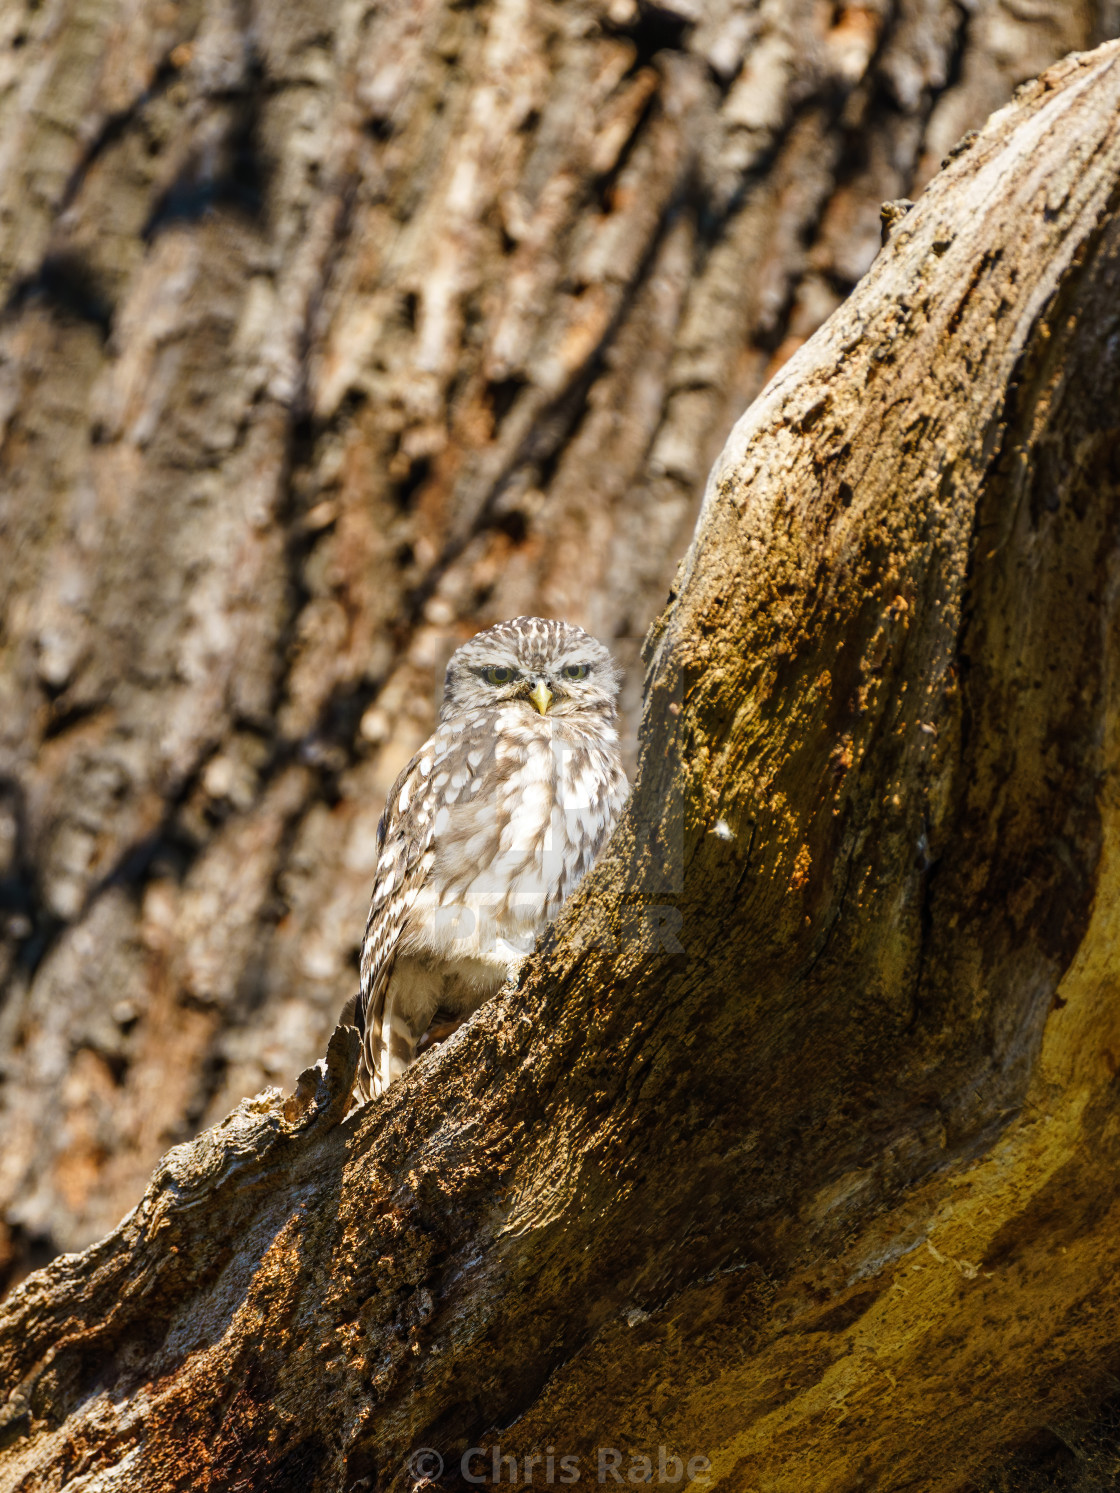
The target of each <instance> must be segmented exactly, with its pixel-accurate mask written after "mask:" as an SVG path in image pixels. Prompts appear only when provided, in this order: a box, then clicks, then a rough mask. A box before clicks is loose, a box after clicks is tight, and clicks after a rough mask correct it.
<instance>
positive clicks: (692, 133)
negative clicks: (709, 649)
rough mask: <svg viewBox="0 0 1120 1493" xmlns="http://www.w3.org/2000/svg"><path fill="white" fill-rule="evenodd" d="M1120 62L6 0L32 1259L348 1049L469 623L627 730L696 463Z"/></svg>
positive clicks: (697, 472) (7, 994) (389, 8)
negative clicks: (877, 284)
mask: <svg viewBox="0 0 1120 1493" xmlns="http://www.w3.org/2000/svg"><path fill="white" fill-rule="evenodd" d="M1118 31H1120V15H1118V13H1117V6H1116V4H1115V0H1077V3H1071V0H1031V3H1030V4H1029V5H1024V4H1022V3H1019V0H1015V3H1011V0H999V3H997V0H974V3H970V4H969V5H967V6H962V5H960V4H957V3H954V0H874V3H871V4H860V5H831V4H822V3H819V0H720V3H713V4H711V5H707V6H699V5H695V6H694V5H692V4H691V0H690V3H688V4H686V3H684V0H679V3H678V0H673V3H666V4H661V5H658V6H653V5H650V6H646V5H641V6H638V5H635V4H634V3H633V0H611V3H610V4H606V3H602V4H596V3H592V0H564V3H562V4H561V3H557V4H551V5H550V4H547V3H543V0H533V3H518V0H501V3H499V0H489V3H481V4H477V5H473V6H461V5H458V4H452V3H450V0H380V3H371V0H367V3H358V0H348V3H346V4H342V3H332V0H319V3H315V4H312V3H305V4H299V3H291V0H284V3H283V4H279V3H273V4H261V5H253V4H237V5H234V4H231V3H230V4H225V3H222V0H191V3H185V4H181V5H176V6H171V5H168V4H166V3H164V0H138V3H129V4H124V3H121V0H81V3H78V0H49V3H47V4H38V3H34V4H32V3H26V4H21V3H19V0H3V3H2V4H0V44H2V47H3V50H2V51H0V304H2V305H3V307H4V310H3V314H2V320H0V464H2V469H3V490H2V492H0V544H2V545H3V555H4V560H5V563H4V564H3V565H2V567H0V587H2V593H3V594H2V600H0V986H2V1005H0V1062H2V1065H3V1068H2V1071H3V1076H4V1080H5V1082H4V1085H3V1089H2V1091H0V1095H2V1097H0V1106H2V1110H0V1124H2V1126H3V1134H4V1149H3V1155H2V1157H0V1213H2V1221H0V1277H2V1270H3V1267H5V1266H6V1268H7V1269H9V1270H10V1271H11V1272H12V1273H13V1274H15V1275H16V1276H17V1277H18V1275H20V1274H21V1273H23V1272H24V1271H25V1270H26V1268H27V1266H28V1264H29V1263H32V1262H34V1261H35V1260H39V1261H42V1260H43V1259H45V1258H47V1257H49V1256H50V1255H51V1254H52V1253H54V1252H55V1251H56V1250H57V1249H59V1248H67V1249H74V1248H78V1247H81V1246H83V1245H85V1244H86V1243H88V1242H89V1241H90V1240H91V1239H93V1238H95V1237H96V1236H98V1235H99V1234H101V1233H103V1232H104V1231H105V1230H106V1229H108V1228H110V1227H112V1226H113V1225H114V1224H115V1223H116V1221H117V1220H118V1219H119V1218H120V1217H121V1215H122V1214H123V1213H124V1212H125V1211H126V1209H127V1208H129V1207H131V1206H132V1205H133V1204H134V1203H135V1201H136V1199H137V1198H138V1197H139V1195H140V1193H141V1191H142V1189H143V1186H144V1183H145V1181H146V1179H147V1177H148V1175H149V1173H150V1170H151V1168H152V1166H153V1165H154V1164H155V1161H156V1160H157V1158H158V1157H159V1155H160V1154H161V1153H162V1152H163V1151H164V1150H165V1149H166V1148H167V1147H168V1146H169V1145H171V1144H172V1143H174V1142H177V1141H182V1140H185V1139H187V1138H189V1137H190V1136H191V1135H193V1134H195V1133H196V1132H197V1131H198V1129H199V1128H200V1127H201V1126H203V1125H206V1124H212V1123H214V1122H216V1121H217V1120H219V1119H220V1118H221V1117H222V1116H223V1115H225V1114H226V1113H227V1112H228V1111H229V1110H230V1108H231V1107H232V1106H233V1104H234V1103H235V1102H236V1101H237V1100H238V1099H240V1098H241V1097H242V1096H244V1095H246V1094H251V1093H253V1092H255V1091H257V1090H259V1089H260V1088H261V1086H262V1085H263V1084H265V1083H268V1082H272V1081H280V1082H284V1083H290V1081H291V1077H292V1075H293V1074H295V1073H296V1072H298V1071H299V1070H300V1069H301V1068H302V1067H303V1066H304V1065H306V1064H307V1063H308V1062H310V1061H311V1060H313V1058H314V1057H315V1056H316V1055H317V1054H319V1053H321V1052H322V1051H323V1048H324V1045H325V1042H326V1039H327V1036H328V1034H329V1032H330V1030H331V1026H332V1024H333V1020H334V1017H335V1013H336V1012H337V1010H338V1008H339V1006H340V1004H341V1002H342V1001H343V1000H344V999H345V997H346V996H347V995H349V994H350V993H351V991H352V988H353V981H354V954H355V948H356V943H357V940H358V938H359V936H360V932H361V929H362V927H363V924H364V918H365V909H366V904H367V898H368V894H369V883H370V879H371V846H372V831H373V826H374V823H375V821H376V818H377V815H378V813H379V811H380V807H381V801H382V796H383V793H384V791H385V789H386V787H387V785H388V784H389V783H390V782H391V781H392V779H393V777H394V775H395V773H396V772H397V770H398V768H399V767H400V766H401V764H402V763H403V761H404V760H406V758H407V756H408V755H409V753H410V752H411V751H412V750H413V748H414V746H415V745H416V744H417V743H418V742H419V741H420V740H421V739H422V737H423V735H424V734H425V732H426V731H427V729H428V726H429V724H430V721H431V716H432V702H433V696H434V692H435V684H436V679H437V677H438V674H439V669H440V666H441V664H442V661H443V659H444V657H445V656H446V654H447V653H448V652H449V651H450V649H451V647H452V646H453V644H454V643H455V642H456V641H458V640H459V639H460V638H462V637H463V636H464V635H465V634H467V633H469V632H471V631H473V630H474V629H475V628H476V627H478V626H481V625H485V624H486V623H488V622H490V621H492V620H494V619H495V618H497V617H499V616H502V615H507V614H512V613H516V612H518V611H534V612H535V611H546V612H555V613H559V614H562V615H565V616H568V617H569V618H571V619H572V620H574V621H578V622H581V623H583V624H584V625H586V626H588V627H589V628H591V629H592V630H594V631H597V632H598V633H600V634H601V635H602V636H604V637H605V638H606V639H607V640H608V641H612V642H614V643H615V645H616V646H617V647H618V648H619V650H620V652H621V653H622V654H623V656H624V658H625V661H626V662H628V663H630V664H631V665H632V667H631V672H630V681H629V686H628V699H627V712H628V720H629V723H630V726H631V728H633V727H635V726H636V721H637V714H638V709H639V700H640V686H641V670H640V667H639V666H638V663H637V642H636V640H637V639H639V638H640V637H641V636H642V635H643V633H644V632H645V630H646V627H647V625H648V623H649V622H650V620H651V619H652V618H653V617H654V616H655V615H656V612H657V611H658V609H659V608H660V606H661V605H662V604H663V600H664V596H665V592H666V589H667V587H668V584H669V581H670V579H671V577H672V574H673V570H674V567H675V565H676V563H677V560H678V558H679V555H680V553H681V552H682V551H683V549H684V546H685V543H686V540H687V536H688V534H689V532H690V531H691V527H692V524H693V521H694V518H695V513H696V509H697V505H698V503H699V499H700V494H701V491H702V487H703V482H704V478H705V476H706V474H707V471H708V469H709V467H710V464H711V462H712V460H713V459H714V457H715V455H716V454H717V452H718V451H719V449H720V447H721V445H722V443H723V441H724V439H725V438H726V435H727V433H728V430H729V429H730V426H731V423H732V421H733V420H734V419H735V418H736V417H737V416H738V414H739V413H740V412H741V410H742V409H743V408H744V407H745V406H746V404H747V403H748V401H749V400H750V399H751V398H752V397H753V396H754V395H755V394H756V393H757V392H758V390H759V389H760V388H761V386H762V384H763V382H764V379H765V378H766V377H767V376H768V372H769V371H771V370H772V369H773V368H774V367H776V366H777V365H778V364H779V363H780V362H781V361H782V360H783V359H784V358H785V357H787V356H788V355H789V353H790V352H791V351H792V350H793V349H794V348H795V347H797V346H798V345H800V343H801V342H803V341H804V339H805V338H806V337H807V336H808V335H809V334H810V333H812V332H813V331H814V330H815V329H816V328H817V327H818V326H819V325H820V323H821V322H822V321H823V320H824V319H825V317H826V316H827V315H828V314H829V313H830V312H831V311H832V310H833V309H834V308H835V307H836V306H837V305H838V304H839V302H840V301H841V300H842V298H843V297H844V296H845V295H846V294H847V292H848V291H849V289H850V288H851V286H852V284H853V283H854V282H855V281H856V280H857V279H858V277H859V276H860V275H861V274H863V272H864V271H865V270H866V269H867V267H868V265H869V264H870V263H871V260H872V258H873V256H874V254H875V252H876V250H877V247H878V243H879V206H880V203H881V202H882V201H883V200H884V199H890V198H898V197H901V196H915V195H917V193H918V191H919V189H920V188H921V186H922V185H923V184H924V183H925V182H926V181H927V180H928V179H929V177H930V176H931V175H932V174H933V172H934V171H935V170H936V169H937V167H938V164H939V162H940V160H941V158H942V157H943V156H944V154H945V153H946V151H947V150H948V149H949V148H950V147H951V146H952V145H953V144H954V142H955V141H957V140H958V139H959V137H960V136H961V135H962V134H963V133H964V132H965V131H966V130H967V129H969V128H971V127H975V126H979V125H980V124H982V123H983V121H984V119H985V118H986V117H987V115H988V113H989V111H990V110H991V109H993V108H995V107H997V106H998V105H1000V104H1002V103H1003V102H1004V101H1005V100H1006V99H1007V98H1008V97H1009V95H1010V92H1011V90H1012V88H1013V87H1014V86H1015V85H1016V84H1018V83H1019V82H1021V81H1023V80H1024V79H1026V78H1029V77H1031V76H1034V75H1035V74H1036V73H1038V72H1039V71H1041V69H1042V68H1044V67H1045V66H1047V65H1048V64H1049V63H1051V62H1052V61H1053V60H1054V59H1056V58H1057V57H1059V56H1061V55H1062V54H1064V53H1066V52H1067V51H1069V50H1070V49H1072V48H1078V47H1085V46H1090V45H1093V44H1094V43H1095V42H1097V41H1100V40H1103V39H1104V38H1105V37H1107V36H1112V35H1115V34H1116V33H1117V32H1118ZM853 656H854V655H853ZM916 687H917V686H916V685H912V688H916ZM884 978H886V976H885V975H884Z"/></svg>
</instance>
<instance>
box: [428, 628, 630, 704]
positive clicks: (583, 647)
mask: <svg viewBox="0 0 1120 1493" xmlns="http://www.w3.org/2000/svg"><path fill="white" fill-rule="evenodd" d="M618 685H619V671H618V665H617V664H616V663H615V661H614V659H613V658H612V657H611V656H610V654H609V653H608V652H607V650H606V649H605V648H604V647H603V645H602V643H600V642H599V641H598V639H597V638H593V637H591V635H590V634H589V633H586V632H584V630H583V628H582V627H573V626H572V624H571V623H570V622H556V621H553V620H551V619H549V618H545V617H513V618H511V619H510V621H508V622H499V623H497V624H496V625H495V626H494V627H490V628H487V630H486V631H485V632H480V633H477V634H476V635H475V636H474V637H473V638H471V640H470V642H469V643H464V644H463V646H462V647H461V648H457V649H456V650H455V652H454V653H453V654H452V655H451V661H450V663H449V664H448V665H447V675H446V678H445V680H444V686H443V706H442V708H441V710H440V713H439V715H440V720H441V721H446V720H448V719H450V718H451V717H452V716H456V715H460V714H461V713H462V712H463V711H465V710H477V709H479V708H481V707H486V706H495V705H505V704H506V703H508V702H510V701H523V702H524V705H525V709H526V710H527V711H530V712H533V711H539V712H540V714H541V715H546V716H573V715H583V714H594V715H597V716H598V717H599V718H600V719H602V718H604V717H605V718H606V719H608V720H613V719H614V713H615V700H616V698H617V696H618Z"/></svg>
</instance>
